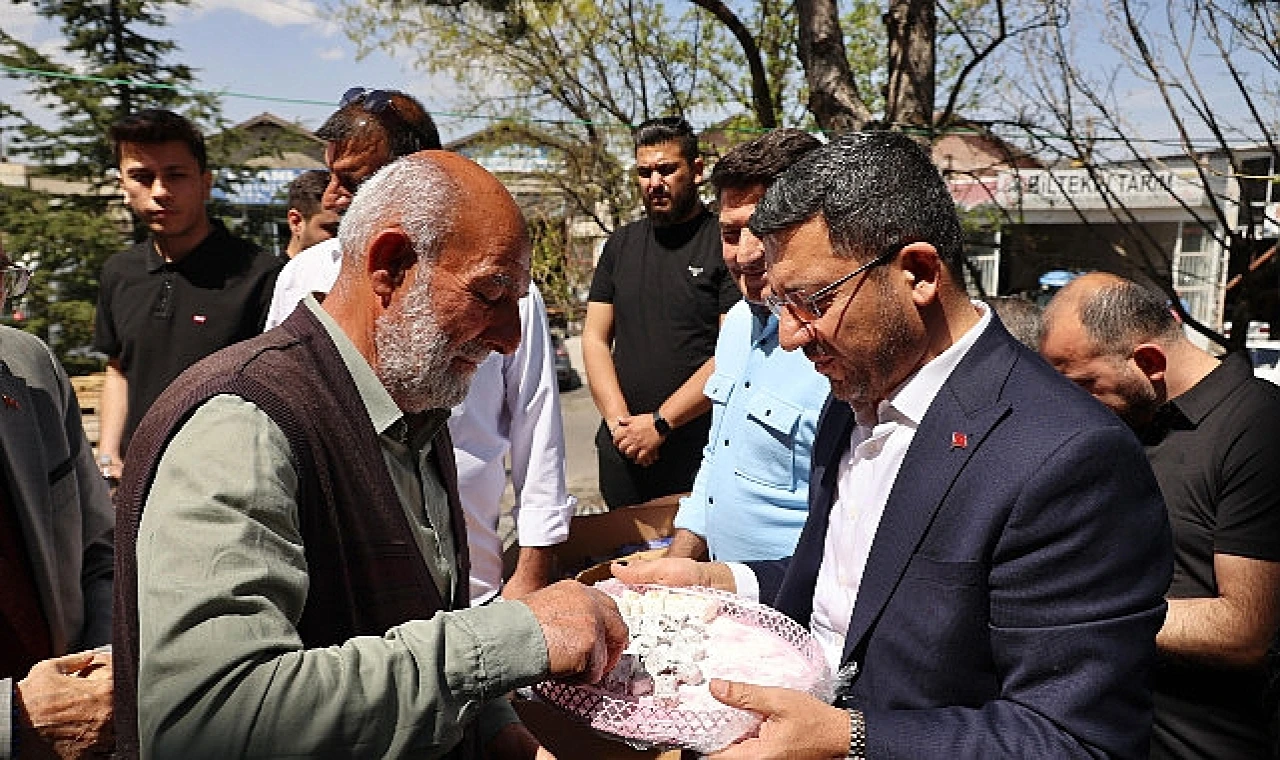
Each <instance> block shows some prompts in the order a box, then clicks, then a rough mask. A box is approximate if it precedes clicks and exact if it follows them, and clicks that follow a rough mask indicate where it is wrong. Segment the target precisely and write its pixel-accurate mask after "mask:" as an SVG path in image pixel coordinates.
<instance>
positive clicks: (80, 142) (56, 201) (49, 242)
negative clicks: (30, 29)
mask: <svg viewBox="0 0 1280 760" xmlns="http://www.w3.org/2000/svg"><path fill="white" fill-rule="evenodd" d="M15 1H19V2H27V3H28V4H29V5H31V6H32V7H34V8H35V9H36V11H37V12H38V13H39V14H40V15H41V16H43V17H44V18H46V19H48V20H50V21H51V22H53V23H55V24H57V25H58V26H59V28H60V31H61V33H62V39H63V44H62V51H61V54H60V55H59V56H58V57H57V60H55V59H54V57H53V56H50V55H46V54H44V53H42V52H41V51H39V50H37V49H36V48H35V47H33V46H32V45H30V44H28V43H26V42H23V41H22V40H19V39H17V38H15V37H13V36H12V35H11V34H9V33H6V32H5V31H3V30H0V64H3V65H4V66H5V67H6V70H5V73H6V74H7V75H8V76H10V77H14V78H17V79H21V80H25V81H26V82H28V83H29V86H28V87H27V93H28V94H29V95H32V96H34V97H35V98H36V99H37V101H38V102H39V103H41V104H42V105H43V106H45V107H46V108H47V109H48V112H47V113H46V114H44V115H43V118H40V117H38V116H37V115H35V114H27V113H21V112H19V111H17V110H15V109H14V108H12V107H11V106H7V105H5V104H0V129H3V130H4V132H5V142H6V144H7V146H8V148H9V151H10V153H11V154H14V155H16V156H19V157H21V158H22V159H23V160H24V161H26V162H27V163H29V164H33V165H35V166H37V167H39V169H38V173H39V174H41V175H44V176H45V177H56V178H59V179H64V180H70V181H72V182H75V183H81V184H80V186H81V188H82V189H81V190H80V191H79V192H76V193H73V194H63V193H60V194H46V193H41V192H36V191H34V190H30V189H15V188H4V189H3V190H0V234H4V235H5V242H6V249H7V250H8V252H9V254H10V255H11V256H12V257H14V258H15V259H20V260H22V261H24V262H26V263H38V268H37V269H36V272H35V275H34V277H33V279H32V283H31V287H30V290H29V293H28V295H27V296H26V297H25V298H24V299H23V301H22V302H21V303H20V304H18V305H16V307H17V308H16V309H15V311H16V312H17V313H16V314H15V317H16V316H21V317H22V318H21V319H20V320H17V319H15V324H16V325H17V326H19V327H22V328H23V329H26V330H28V331H29V332H32V333H35V334H37V335H39V336H40V337H42V338H44V339H45V340H46V341H48V342H49V343H50V344H51V345H53V347H54V348H55V350H56V351H57V353H58V356H59V358H60V359H62V360H63V362H64V364H66V365H67V368H68V370H70V371H77V370H79V371H92V370H93V369H96V368H98V367H97V366H94V362H92V361H88V362H86V360H85V359H84V358H83V349H84V348H85V347H86V346H87V345H88V343H89V341H90V338H91V336H92V331H93V314H94V307H95V302H96V300H97V291H98V274H99V272H100V271H101V269H102V264H103V262H104V261H105V260H106V258H107V256H109V255H111V254H112V253H113V252H115V251H118V250H120V249H121V248H122V247H123V246H124V244H125V243H126V240H127V238H128V237H129V235H128V230H129V224H128V222H127V221H126V220H127V219H128V214H127V213H125V212H124V211H123V209H122V208H121V206H120V203H119V193H118V192H117V191H116V189H115V184H114V178H113V177H112V174H111V171H110V170H111V169H113V167H114V161H113V160H112V155H111V145H110V142H109V140H108V139H107V129H108V128H109V127H110V126H111V125H112V124H113V123H115V122H116V121H118V120H119V119H121V118H122V117H124V116H126V115H127V114H129V113H132V112H135V111H137V110H139V109H143V108H155V107H159V108H168V109H171V110H174V111H178V112H180V113H183V114H184V115H186V116H188V117H190V118H191V119H192V120H193V121H195V122H196V123H197V124H204V125H212V124H216V123H217V118H218V111H217V102H216V100H215V99H214V98H213V96H211V95H208V94H195V93H193V92H192V91H191V89H189V88H190V87H191V85H192V83H193V71H192V69H191V68H190V67H189V66H186V65H183V64H180V63H170V62H168V61H169V59H171V58H172V57H173V54H174V53H175V52H176V46H175V44H174V43H173V42H172V41H171V40H167V39H162V38H161V37H160V36H159V34H160V33H161V32H162V31H163V29H164V26H165V16H164V11H165V9H166V8H167V7H172V6H174V5H182V4H185V1H186V0H176V2H173V3H168V4H166V3H161V2H156V1H155V0H15ZM59 61H71V62H73V63H60V62H59Z"/></svg>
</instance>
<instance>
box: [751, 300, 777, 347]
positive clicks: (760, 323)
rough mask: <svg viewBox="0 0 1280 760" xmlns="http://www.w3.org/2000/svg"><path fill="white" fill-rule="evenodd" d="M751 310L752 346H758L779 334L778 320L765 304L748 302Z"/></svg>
mask: <svg viewBox="0 0 1280 760" xmlns="http://www.w3.org/2000/svg"><path fill="white" fill-rule="evenodd" d="M747 308H749V309H750V310H751V344H752V345H756V344H758V343H760V342H761V341H763V340H766V339H767V338H769V336H771V335H776V334H777V333H778V318H777V317H775V316H773V312H771V311H769V307H768V306H765V305H764V304H758V303H751V302H750V301H748V302H747Z"/></svg>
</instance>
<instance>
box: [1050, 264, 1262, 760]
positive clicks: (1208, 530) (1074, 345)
mask: <svg viewBox="0 0 1280 760" xmlns="http://www.w3.org/2000/svg"><path fill="white" fill-rule="evenodd" d="M1040 350H1041V353H1042V354H1043V355H1044V356H1045V358H1046V359H1048V360H1049V362H1050V363H1052V364H1053V365H1054V366H1055V367H1056V368H1057V369H1058V370H1060V371H1061V372H1062V373H1063V374H1065V375H1066V376H1067V377H1068V378H1070V379H1072V380H1074V381H1075V382H1076V383H1078V384H1079V385H1081V386H1082V387H1084V388H1085V389H1086V390H1088V391H1089V392H1090V393H1092V394H1093V395H1094V397H1096V398H1097V399H1098V400H1100V401H1102V402H1103V403H1104V404H1106V405H1107V406H1109V407H1110V408H1111V409H1112V410H1113V411H1115V412H1116V413H1117V414H1119V415H1120V417H1122V418H1123V419H1124V420H1125V421H1126V422H1128V423H1129V425H1130V426H1131V427H1132V428H1133V429H1134V430H1135V431H1136V432H1137V433H1138V434H1139V436H1140V437H1141V438H1142V441H1143V444H1144V445H1145V446H1146V449H1147V455H1148V457H1149V458H1150V460H1151V466H1152V469H1153V470H1154V471H1155V474H1156V479H1157V480H1158V481H1159V483H1160V490H1161V493H1162V494H1163V496H1164V499H1165V503H1166V505H1167V506H1168V509H1169V515H1170V519H1171V522H1172V527H1173V538H1174V549H1175V565H1174V573H1173V582H1172V585H1171V586H1170V589H1169V612H1168V616H1167V617H1166V619H1165V623H1164V626H1163V627H1162V628H1161V629H1160V633H1159V635H1158V636H1157V637H1156V643H1157V645H1158V647H1159V649H1160V652H1161V663H1160V666H1159V667H1158V668H1157V670H1156V672H1155V675H1154V683H1153V688H1154V696H1155V726H1154V730H1153V732H1152V749H1151V757H1152V758H1156V759H1157V760H1159V759H1161V758H1213V760H1233V759H1235V758H1239V759H1240V760H1244V759H1245V758H1263V757H1268V756H1270V755H1269V752H1270V741H1271V739H1270V737H1269V736H1268V717H1267V714H1266V710H1265V707H1264V697H1265V691H1266V681H1267V672H1266V665H1265V661H1266V655H1267V650H1268V648H1269V646H1270V645H1271V643H1272V641H1273V640H1274V638H1275V635H1276V632H1277V628H1280V436H1278V435H1277V432H1276V431H1277V430H1280V388H1277V387H1275V386H1273V385H1271V384H1270V383H1268V382H1266V381H1265V380H1260V379H1258V378H1255V377H1254V376H1253V368H1252V366H1251V365H1250V362H1249V360H1248V359H1247V357H1245V356H1244V355H1242V354H1232V355H1229V356H1227V357H1226V358H1224V359H1222V360H1221V361H1220V360H1218V359H1217V358H1215V357H1213V356H1212V355H1210V354H1208V353H1206V352H1205V351H1202V350H1201V349H1199V348H1197V347H1196V346H1195V345H1193V344H1192V343H1191V342H1190V341H1189V340H1187V338H1186V336H1185V335H1184V334H1183V332H1182V326H1181V324H1179V322H1178V321H1177V319H1175V318H1174V316H1173V314H1172V313H1171V312H1170V310H1169V308H1168V306H1167V304H1166V302H1165V300H1164V298H1163V297H1162V296H1161V295H1158V294H1156V293H1154V292H1152V291H1149V290H1147V289H1146V288H1143V287H1141V286H1139V285H1137V284H1135V283H1132V282H1129V281H1127V280H1123V279H1120V278H1118V277H1115V276H1112V275H1106V274H1100V273H1099V274H1091V275H1086V276H1084V277H1080V278H1078V279H1076V280H1074V281H1072V283H1071V284H1070V285H1068V286H1067V287H1065V288H1063V289H1062V291H1060V292H1059V293H1058V295H1057V296H1056V297H1055V298H1054V300H1053V301H1052V303H1050V305H1049V308H1048V310H1047V311H1046V312H1045V325H1044V333H1043V335H1042V338H1041V343H1040Z"/></svg>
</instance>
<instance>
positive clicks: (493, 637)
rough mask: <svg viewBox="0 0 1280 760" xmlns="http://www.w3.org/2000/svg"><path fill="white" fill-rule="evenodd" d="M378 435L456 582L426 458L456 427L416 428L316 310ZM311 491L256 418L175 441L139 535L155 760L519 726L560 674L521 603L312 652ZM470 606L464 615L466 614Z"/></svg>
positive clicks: (426, 745) (268, 427) (436, 484)
mask: <svg viewBox="0 0 1280 760" xmlns="http://www.w3.org/2000/svg"><path fill="white" fill-rule="evenodd" d="M305 303H306V305H307V307H308V308H310V309H311V310H312V312H313V313H315V314H316V316H317V317H318V318H319V319H320V322H321V323H322V324H323V325H324V327H325V329H326V331H327V332H328V333H329V335H330V337H331V338H332V339H333V341H334V343H335V344H336V345H337V347H338V351H339V353H340V354H341V355H342V360H343V362H344V363H345V365H346V368H347V370H348V371H349V372H350V373H351V377H352V378H353V379H354V381H355V384H356V387H357V388H358V390H359V393H360V397H361V399H362V400H363V402H364V405H365V409H366V411H367V412H368V413H369V420H370V421H371V422H372V424H373V426H374V429H375V430H376V431H377V432H378V434H379V442H380V444H381V447H382V453H383V457H384V458H385V460H386V462H387V466H388V470H389V471H390V473H391V479H392V480H393V481H394V483H395V487H396V492H397V495H398V496H399V498H400V502H401V504H402V505H403V506H404V508H405V512H406V514H407V515H408V517H409V523H410V526H411V528H412V530H413V532H414V536H415V539H416V540H417V543H418V547H419V548H420V549H421V551H422V553H423V556H424V557H425V558H426V561H427V566H428V568H429V569H430V571H431V575H432V578H433V580H434V581H435V582H436V585H437V586H438V587H440V588H441V590H442V591H443V592H444V595H445V597H446V598H447V597H448V596H449V595H450V590H451V589H452V588H453V586H454V583H453V581H452V578H453V577H454V575H455V574H456V573H457V570H458V569H457V568H456V567H455V566H454V562H453V556H454V555H453V546H452V540H451V536H452V532H451V530H450V527H449V508H448V502H447V494H446V491H445V488H444V486H443V484H442V481H441V480H440V476H439V473H438V472H437V471H436V469H435V466H434V464H433V463H432V462H431V460H430V458H429V456H428V455H429V453H430V438H431V435H433V434H434V432H435V431H436V430H437V429H438V426H439V425H440V424H442V423H443V422H444V420H445V419H446V418H447V411H445V412H443V413H438V414H432V415H429V416H430V417H431V419H430V420H429V421H428V422H427V424H425V425H422V424H417V423H415V425H414V426H413V428H414V431H413V433H412V434H410V433H408V430H409V429H410V425H409V422H408V420H407V419H406V418H405V416H404V414H403V413H402V412H401V411H400V409H399V408H398V407H397V406H396V404H395V402H394V401H393V400H392V399H391V396H390V395H389V394H388V393H387V391H386V389H385V388H383V386H382V384H381V382H379V380H378V378H377V376H376V375H375V374H374V372H373V370H372V368H371V367H370V366H369V364H368V363H367V362H366V361H365V360H364V358H363V357H362V356H361V355H360V354H359V352H357V351H356V349H355V346H354V345H352V343H351V342H350V340H349V339H348V338H347V337H346V335H345V334H344V333H343V332H342V331H341V329H340V328H339V327H338V326H337V324H336V323H335V322H334V321H333V319H332V318H331V317H330V316H329V315H328V314H327V313H326V312H325V311H324V310H323V309H321V308H320V307H319V306H318V304H317V303H316V302H315V301H314V299H311V298H308V299H307V301H306V302H305ZM297 493H298V478H297V475H296V473H295V471H294V464H293V460H292V456H291V452H290V448H289V445H288V442H287V440H286V438H285V436H284V433H283V432H282V431H281V430H280V428H279V427H278V426H277V425H276V424H275V423H274V422H272V420H271V419H270V418H269V417H268V416H267V415H266V413H264V412H263V411H262V410H261V409H259V408H258V407H257V406H255V405H253V404H251V403H249V402H247V401H245V400H243V399H241V398H239V397H236V396H231V395H221V396H216V397H214V398H212V399H210V400H209V401H208V402H206V403H205V404H203V405H202V406H201V407H199V409H197V410H196V412H195V413H194V414H193V415H192V417H191V418H190V419H189V420H188V421H187V422H186V423H185V424H184V425H183V426H182V428H181V429H180V430H179V431H178V432H177V434H176V435H175V436H174V438H173V440H172V441H170V443H169V445H168V447H167V448H166V450H165V452H164V455H163V456H162V458H161V460H160V465H159V467H158V469H157V472H156V477H155V481H154V483H153V484H152V486H151V490H150V493H149V495H148V497H147V503H146V509H145V510H144V512H143V516H142V524H141V526H140V529H139V532H138V548H137V553H138V616H139V637H140V645H141V660H140V666H139V674H138V695H139V697H138V723H139V734H140V738H141V743H142V755H143V757H144V758H145V757H181V756H182V753H183V752H184V751H188V753H189V750H191V749H194V748H197V747H198V748H199V750H200V751H199V752H198V753H197V754H199V755H202V756H211V757H282V756H297V757H350V758H357V757H409V756H411V757H415V758H419V757H421V758H429V757H438V756H440V755H443V754H444V753H445V752H447V751H448V750H449V749H450V748H451V747H452V746H453V745H454V744H456V743H457V741H458V740H459V739H460V738H461V736H462V729H463V726H464V725H465V724H466V723H468V722H469V721H472V720H477V719H479V720H480V721H481V723H480V724H479V726H480V730H481V739H482V741H487V740H488V739H490V738H492V736H493V735H495V734H496V733H497V731H498V730H499V729H501V727H502V726H505V725H506V724H507V723H509V722H511V721H513V720H515V716H514V712H513V711H512V710H511V707H510V705H509V704H508V703H507V702H506V700H505V699H504V698H503V695H504V694H506V693H507V692H509V691H510V690H512V689H514V688H517V687H519V686H523V685H527V684H530V683H534V682H536V681H538V680H541V679H542V678H543V677H545V676H546V673H547V668H548V662H547V647H546V641H545V639H544V638H543V635H542V630H541V628H540V627H539V625H538V623H537V621H536V619H535V618H534V616H533V613H532V612H530V610H529V608H528V607H527V606H525V605H524V604H521V603H519V602H496V603H494V604H490V605H486V606H483V607H477V608H471V609H461V610H458V611H455V612H442V613H438V614H437V615H435V616H434V617H433V618H432V619H430V620H414V621H409V622H406V623H404V624H402V625H398V626H396V627H394V628H392V629H391V630H389V631H387V632H386V634H385V635H383V636H380V637H379V636H364V637H357V638H353V639H351V640H349V641H347V642H345V643H344V644H342V645H341V646H335V647H327V648H323V649H304V648H303V646H302V642H301V640H300V639H299V637H298V632H297V629H296V624H297V622H298V620H299V618H300V617H301V615H302V610H303V607H304V605H305V603H306V599H307V584H308V575H307V564H306V558H305V556H304V553H303V544H302V537H301V534H300V530H299V523H298V508H297V499H296V496H297ZM460 601H461V603H462V605H463V606H465V604H466V600H460Z"/></svg>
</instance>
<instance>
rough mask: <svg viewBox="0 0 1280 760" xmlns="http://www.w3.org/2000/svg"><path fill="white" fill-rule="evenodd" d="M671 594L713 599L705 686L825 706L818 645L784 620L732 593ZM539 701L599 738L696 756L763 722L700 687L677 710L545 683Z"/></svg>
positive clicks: (825, 677) (594, 689) (685, 692)
mask: <svg viewBox="0 0 1280 760" xmlns="http://www.w3.org/2000/svg"><path fill="white" fill-rule="evenodd" d="M596 587H597V588H599V589H600V590H601V591H604V592H606V593H608V594H610V595H612V596H614V597H615V598H620V597H622V595H623V592H624V591H626V590H627V589H628V588H629V589H630V590H632V591H635V592H638V593H642V594H643V593H644V592H645V591H651V590H656V589H657V588H658V587H655V586H632V587H628V586H625V585H624V584H622V583H620V582H619V581H616V580H609V581H602V582H601V583H599V584H597V586H596ZM663 590H665V591H666V592H667V593H668V594H671V595H690V596H694V597H698V598H701V599H707V600H712V601H714V602H716V603H718V605H719V615H718V616H717V618H716V619H715V620H714V621H713V622H712V623H711V624H710V625H708V626H706V629H705V630H706V635H707V636H708V638H707V640H706V650H707V652H708V655H707V659H706V660H703V661H701V662H700V663H699V664H700V666H701V670H702V671H703V672H704V673H705V676H706V679H707V680H709V679H711V678H725V679H728V680H734V681H744V682H747V683H755V684H759V685H762V686H783V687H786V688H789V689H796V690H798V691H804V692H807V693H809V694H812V695H813V696H815V697H817V698H818V699H822V700H824V701H829V700H830V698H831V690H832V686H833V682H832V679H831V674H830V669H829V668H828V667H827V663H826V658H825V657H824V656H823V653H822V650H821V648H820V647H819V645H818V642H817V641H816V640H815V639H814V638H813V636H812V635H811V634H810V633H809V632H808V631H807V630H805V629H804V628H802V627H801V626H799V625H797V624H796V623H795V621H793V620H791V619H790V618H788V617H786V616H785V615H783V614H782V613H780V612H778V611H776V610H774V609H772V608H770V607H766V606H764V605H761V604H755V603H752V602H749V601H747V600H745V599H743V598H741V597H739V596H737V595H735V594H730V593H726V592H723V591H716V590H713V589H705V588H666V589H663ZM534 692H535V693H536V694H537V695H538V696H539V697H541V698H542V699H543V700H545V701H547V702H549V703H551V704H552V705H555V706H556V707H558V708H560V709H561V710H563V711H565V712H566V713H568V714H569V715H570V716H572V717H574V718H575V719H577V720H580V721H582V722H584V723H586V724H588V725H589V726H591V727H592V728H593V729H595V730H596V731H598V732H600V733H602V734H604V735H606V736H609V737H611V738H615V739H621V740H623V741H625V742H627V743H628V744H630V745H632V746H634V747H640V748H649V747H663V748H666V747H683V748H685V749H691V750H694V751H696V752H700V753H704V754H706V753H710V752H715V751H717V750H720V749H723V748H724V747H726V746H728V745H730V744H732V743H733V742H735V741H738V740H739V739H742V738H744V737H746V736H749V735H751V734H752V733H754V732H755V730H756V729H757V727H758V726H759V725H760V716H758V715H756V714H755V713H751V712H748V711H745V710H739V709H737V708H733V707H729V706H727V705H724V704H722V703H720V702H718V701H716V700H715V698H713V697H712V696H711V695H710V692H709V691H708V690H707V684H706V683H705V682H704V683H702V684H700V685H697V686H690V685H682V686H680V700H679V704H677V705H676V706H674V707H668V706H663V705H662V704H661V701H660V700H655V699H653V698H652V697H633V696H623V695H619V694H618V693H616V690H615V691H613V692H611V691H606V690H605V689H604V688H603V687H601V686H600V685H593V686H571V685H568V684H563V683H559V682H557V681H544V682H542V683H540V684H538V685H537V686H535V687H534Z"/></svg>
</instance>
